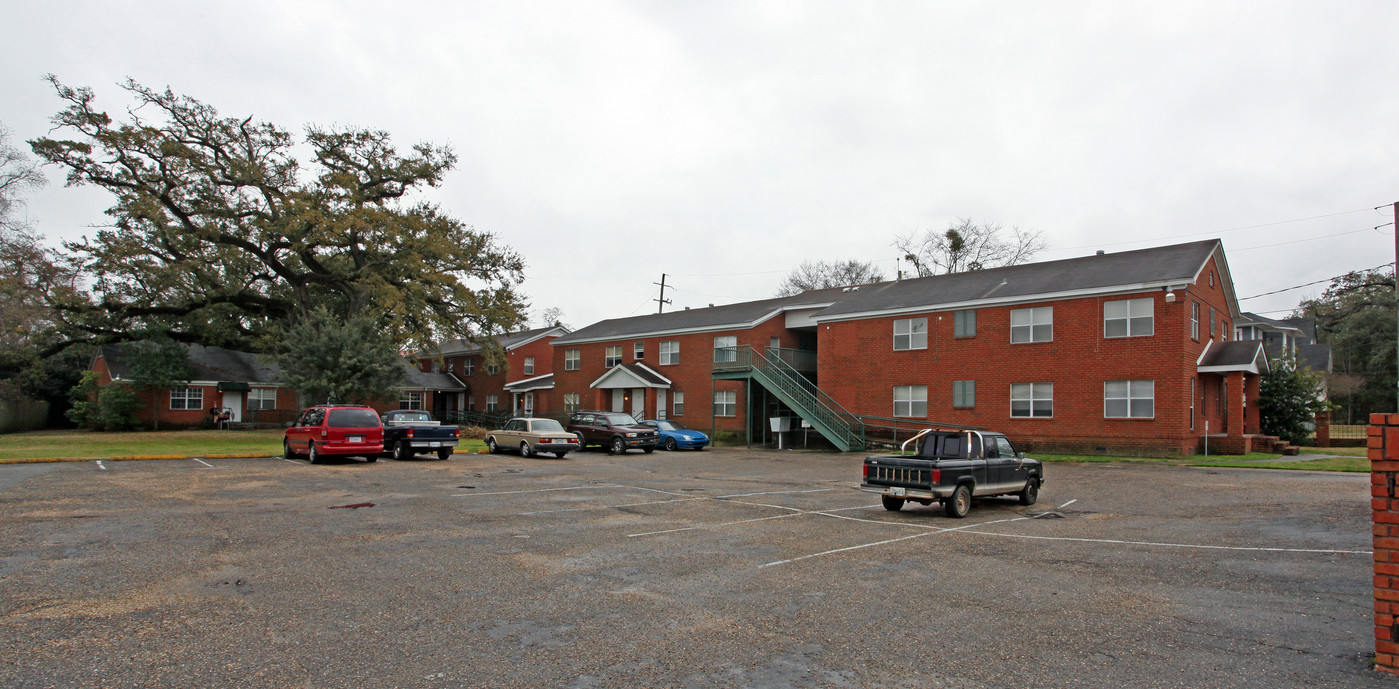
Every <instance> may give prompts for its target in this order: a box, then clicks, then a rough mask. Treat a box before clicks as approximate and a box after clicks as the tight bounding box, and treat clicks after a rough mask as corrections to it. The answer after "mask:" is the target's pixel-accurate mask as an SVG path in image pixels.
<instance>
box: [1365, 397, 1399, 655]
mask: <svg viewBox="0 0 1399 689" xmlns="http://www.w3.org/2000/svg"><path fill="white" fill-rule="evenodd" d="M1368 444H1369V449H1370V451H1369V455H1370V508H1371V511H1372V512H1373V517H1374V552H1375V555H1374V560H1375V667H1376V668H1377V669H1380V670H1384V671H1386V672H1392V673H1395V674H1399V414H1371V415H1370V428H1369V440H1368Z"/></svg>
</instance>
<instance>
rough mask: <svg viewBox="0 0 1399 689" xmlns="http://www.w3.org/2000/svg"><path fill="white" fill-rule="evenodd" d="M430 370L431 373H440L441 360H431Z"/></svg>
mask: <svg viewBox="0 0 1399 689" xmlns="http://www.w3.org/2000/svg"><path fill="white" fill-rule="evenodd" d="M432 372H433V373H441V372H442V362H440V361H434V362H432Z"/></svg>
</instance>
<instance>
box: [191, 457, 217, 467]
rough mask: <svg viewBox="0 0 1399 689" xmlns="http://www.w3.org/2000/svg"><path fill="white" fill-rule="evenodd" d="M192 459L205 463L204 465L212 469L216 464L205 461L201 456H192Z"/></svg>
mask: <svg viewBox="0 0 1399 689" xmlns="http://www.w3.org/2000/svg"><path fill="white" fill-rule="evenodd" d="M190 459H192V460H194V461H196V462H199V463H200V464H203V465H204V466H206V467H209V468H210V469H213V468H214V465H212V464H210V463H208V462H206V461H204V460H202V459H200V458H198V457H190Z"/></svg>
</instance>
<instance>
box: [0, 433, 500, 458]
mask: <svg viewBox="0 0 1399 689" xmlns="http://www.w3.org/2000/svg"><path fill="white" fill-rule="evenodd" d="M485 451H486V444H485V442H484V441H481V440H473V439H470V438H462V440H461V444H460V445H458V446H457V452H460V453H467V452H485ZM245 454H250V455H264V456H269V457H278V456H281V454H282V429H280V428H272V429H267V430H258V431H215V430H198V431H133V432H130V433H98V432H94V431H36V432H33V433H10V434H7V435H0V461H4V460H17V459H60V458H67V457H84V458H87V459H107V458H110V457H133V456H150V455H156V456H170V455H178V456H181V457H205V456H208V455H245Z"/></svg>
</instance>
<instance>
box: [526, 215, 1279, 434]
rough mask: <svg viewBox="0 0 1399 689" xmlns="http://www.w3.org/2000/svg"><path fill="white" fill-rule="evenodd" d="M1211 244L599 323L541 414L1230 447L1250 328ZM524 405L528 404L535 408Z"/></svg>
mask: <svg viewBox="0 0 1399 689" xmlns="http://www.w3.org/2000/svg"><path fill="white" fill-rule="evenodd" d="M1239 315H1240V311H1239V307H1238V300H1237V297H1236V296H1235V292H1234V286H1233V281H1232V278H1231V277H1230V274H1229V268H1228V264H1227V262H1226V261H1225V257H1224V250H1223V246H1222V244H1221V243H1220V242H1219V241H1218V240H1208V241H1200V242H1191V243H1187V244H1177V245H1173V246H1165V247H1158V248H1152V249H1142V250H1137V251H1124V252H1118V253H1099V254H1097V255H1092V256H1085V257H1081V258H1073V259H1066V260H1060V261H1046V262H1041V263H1031V264H1025V265H1019V266H1011V267H1005V268H995V269H988V270H979V271H972V272H967V273H958V274H953V275H939V276H931V277H923V278H914V279H906V280H896V281H891V282H884V283H878V284H873V285H862V286H858V287H848V288H836V289H828V290H817V291H811V292H807V293H804V294H801V295H797V296H795V297H786V298H777V299H765V300H761V301H754V302H745V303H740V304H729V305H725V306H718V307H710V308H705V309H690V310H682V311H675V312H671V313H664V314H652V315H647V316H636V317H631V318H621V319H611V320H605V321H601V322H599V323H596V324H593V325H589V326H587V327H584V328H580V329H578V330H576V331H574V332H572V333H568V334H566V335H563V336H561V337H558V338H555V339H553V340H552V342H551V344H552V346H553V347H554V349H555V353H554V364H553V380H552V383H553V386H554V387H553V392H554V395H553V397H552V398H551V400H553V401H555V403H556V404H557V406H554V407H548V408H546V409H545V411H569V410H572V409H575V408H604V409H612V410H619V411H627V412H631V413H633V415H636V416H644V417H670V418H674V419H677V420H681V421H683V422H684V423H686V424H688V425H691V426H695V427H699V428H714V429H717V430H734V431H746V432H749V433H754V434H756V433H757V432H758V431H757V430H755V429H759V430H760V429H763V428H764V427H766V426H767V423H768V419H769V418H770V417H781V416H787V417H793V418H796V419H797V420H798V421H805V422H806V423H807V424H810V425H811V426H813V427H814V428H815V430H817V431H820V432H821V433H822V434H824V435H826V436H827V437H828V438H830V439H831V441H832V443H834V444H835V445H836V446H837V447H841V448H843V449H855V448H857V447H859V446H862V445H863V444H864V438H865V435H864V434H865V431H866V430H867V429H870V428H875V427H880V426H884V427H888V426H899V427H910V426H916V425H920V424H921V425H930V424H936V423H944V424H958V425H967V426H979V427H984V428H991V429H995V430H1000V431H1004V432H1006V433H1008V434H1010V435H1011V436H1012V437H1014V438H1017V439H1019V440H1021V441H1022V442H1025V443H1026V444H1028V445H1030V446H1032V447H1035V448H1038V449H1057V450H1065V451H1075V452H1090V453H1095V452H1101V453H1108V452H1112V453H1140V454H1158V455H1160V454H1166V455H1180V454H1189V453H1193V452H1195V451H1196V449H1197V447H1199V446H1200V445H1201V444H1202V438H1203V437H1204V436H1206V435H1211V436H1218V437H1217V438H1211V440H1210V447H1211V450H1212V451H1220V452H1223V451H1235V452H1239V451H1247V450H1248V449H1249V447H1250V437H1251V436H1252V435H1253V434H1257V433H1258V430H1259V429H1258V410H1257V400H1258V383H1259V379H1260V378H1259V377H1260V376H1261V375H1264V374H1266V373H1267V370H1268V369H1267V367H1268V364H1267V358H1266V356H1265V355H1264V352H1263V348H1262V343H1261V341H1238V340H1231V337H1232V336H1233V335H1234V327H1233V326H1234V323H1235V322H1236V321H1237V320H1238V319H1239ZM537 408H538V407H537Z"/></svg>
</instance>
